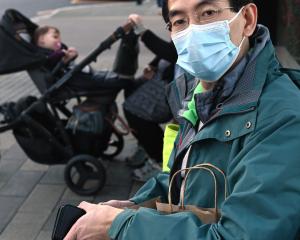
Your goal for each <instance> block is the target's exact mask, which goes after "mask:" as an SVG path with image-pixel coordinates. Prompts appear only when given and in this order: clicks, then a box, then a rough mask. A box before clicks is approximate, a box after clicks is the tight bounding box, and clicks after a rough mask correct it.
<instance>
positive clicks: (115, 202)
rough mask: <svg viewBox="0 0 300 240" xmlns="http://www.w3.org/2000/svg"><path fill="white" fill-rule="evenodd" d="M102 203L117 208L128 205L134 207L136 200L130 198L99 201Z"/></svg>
mask: <svg viewBox="0 0 300 240" xmlns="http://www.w3.org/2000/svg"><path fill="white" fill-rule="evenodd" d="M99 204H100V205H108V206H111V207H115V208H127V207H132V206H133V205H134V202H131V201H129V200H123V201H120V200H110V201H107V202H102V203H99Z"/></svg>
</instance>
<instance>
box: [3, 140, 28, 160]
mask: <svg viewBox="0 0 300 240" xmlns="http://www.w3.org/2000/svg"><path fill="white" fill-rule="evenodd" d="M27 158H28V157H27V156H26V154H25V153H24V151H23V150H22V148H21V147H20V146H19V145H18V144H14V145H12V146H11V147H10V148H9V149H7V150H5V151H4V152H3V155H2V158H1V161H25V160H26V159H27Z"/></svg>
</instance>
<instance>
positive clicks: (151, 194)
mask: <svg viewBox="0 0 300 240" xmlns="http://www.w3.org/2000/svg"><path fill="white" fill-rule="evenodd" d="M168 185H169V174H168V173H160V174H158V175H157V176H156V177H153V178H151V179H149V180H148V181H147V182H146V183H145V184H144V185H143V186H142V187H141V188H140V189H139V191H137V193H136V194H135V195H134V196H133V197H132V198H131V199H130V201H133V202H135V203H136V204H140V203H142V202H145V201H147V200H151V199H153V198H156V197H160V198H161V200H162V201H163V202H166V201H167V192H168Z"/></svg>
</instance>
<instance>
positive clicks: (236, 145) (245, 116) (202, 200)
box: [66, 0, 300, 240]
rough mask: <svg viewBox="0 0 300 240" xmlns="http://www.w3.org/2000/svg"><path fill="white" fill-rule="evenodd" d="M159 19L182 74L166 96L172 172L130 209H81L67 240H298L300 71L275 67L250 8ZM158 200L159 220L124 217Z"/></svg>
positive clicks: (200, 4) (191, 11) (193, 8)
mask: <svg viewBox="0 0 300 240" xmlns="http://www.w3.org/2000/svg"><path fill="white" fill-rule="evenodd" d="M163 15H164V19H165V20H166V22H167V26H168V28H169V30H170V31H171V37H172V39H173V41H174V44H175V47H176V49H177V53H178V62H177V64H178V65H179V66H180V67H181V68H183V69H184V71H185V72H186V73H187V74H183V75H181V76H180V77H179V78H178V79H176V80H175V81H173V82H172V84H171V85H170V88H169V94H170V100H171V102H172V103H174V106H175V107H177V112H178V115H179V117H178V118H179V119H181V122H180V130H179V134H178V136H177V139H176V142H175V145H174V146H175V147H174V149H173V152H172V154H171V157H170V161H169V165H170V167H171V172H170V174H167V173H163V174H160V175H158V176H157V177H155V178H152V179H150V180H149V181H148V182H147V183H146V184H145V185H144V186H143V187H142V188H141V189H140V190H139V191H138V192H137V194H136V195H135V196H134V197H133V198H132V199H130V200H129V201H109V202H106V203H104V204H101V205H95V204H90V203H86V202H83V203H81V204H80V205H79V207H82V208H84V209H85V210H86V211H87V214H86V215H85V216H83V217H82V218H80V219H79V220H78V221H77V222H76V224H75V225H74V226H73V228H72V229H71V231H70V232H69V234H68V236H67V238H66V239H67V240H70V239H109V238H110V239H130V240H135V239H143V240H150V239H158V240H159V239H172V240H174V239H255V240H260V239H261V240H265V239H280V240H281V239H298V237H299V233H300V204H299V202H300V174H299V168H300V162H299V159H300V141H299V139H300V132H299V129H300V111H299V106H298V103H299V102H300V91H299V88H298V87H297V85H296V84H295V83H296V82H297V81H298V83H299V81H300V72H299V71H297V70H288V69H282V68H281V66H280V64H279V63H278V61H277V59H276V56H275V52H274V48H273V46H272V43H271V41H270V37H269V32H268V29H267V28H266V27H264V26H262V25H257V24H256V21H257V15H258V14H257V7H256V5H255V4H253V3H252V1H251V0H215V1H214V0H209V1H208V0H168V1H167V4H166V6H165V7H164V11H163ZM187 76H188V77H187ZM191 76H192V78H191ZM190 82H192V83H193V84H192V85H193V87H189V86H190V85H191V84H189V83H190ZM182 102H184V103H187V104H182ZM170 185H171V186H172V187H171V188H169V186H170ZM158 196H159V197H160V198H161V201H162V202H163V203H168V201H170V204H169V205H168V204H167V205H165V207H164V208H160V210H163V213H162V212H159V211H158V210H154V209H148V208H140V209H138V210H132V209H127V208H125V209H123V207H129V206H132V205H133V204H141V203H143V202H145V201H148V200H151V199H153V198H155V197H158ZM157 206H158V207H159V206H160V205H159V204H158V205H157ZM170 212H173V213H170ZM210 216H213V217H212V218H210ZM76 236H77V238H76ZM88 236H89V237H88Z"/></svg>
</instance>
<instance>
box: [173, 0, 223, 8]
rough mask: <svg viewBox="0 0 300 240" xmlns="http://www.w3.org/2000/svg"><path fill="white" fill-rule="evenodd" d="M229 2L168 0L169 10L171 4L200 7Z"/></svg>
mask: <svg viewBox="0 0 300 240" xmlns="http://www.w3.org/2000/svg"><path fill="white" fill-rule="evenodd" d="M228 1H229V0H169V2H168V5H169V8H170V7H172V5H173V4H185V5H187V4H191V5H202V4H217V3H228Z"/></svg>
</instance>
